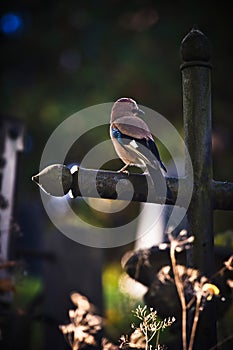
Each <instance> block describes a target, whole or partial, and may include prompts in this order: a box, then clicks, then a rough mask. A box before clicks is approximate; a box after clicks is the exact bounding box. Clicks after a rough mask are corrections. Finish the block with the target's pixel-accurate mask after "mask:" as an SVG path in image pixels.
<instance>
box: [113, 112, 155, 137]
mask: <svg viewBox="0 0 233 350" xmlns="http://www.w3.org/2000/svg"><path fill="white" fill-rule="evenodd" d="M113 125H114V126H115V127H116V128H117V129H118V130H119V131H120V132H121V133H122V134H124V135H127V136H131V137H132V138H137V139H143V138H150V139H152V140H153V137H152V135H151V132H150V129H149V127H148V125H147V124H146V123H145V122H144V120H142V119H141V118H138V117H136V116H133V117H131V116H124V117H119V118H118V119H116V120H115V121H114V123H113Z"/></svg>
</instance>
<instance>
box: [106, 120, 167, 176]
mask: <svg viewBox="0 0 233 350" xmlns="http://www.w3.org/2000/svg"><path fill="white" fill-rule="evenodd" d="M132 122H133V123H134V124H132ZM112 128H113V129H114V130H117V132H118V141H119V142H120V143H121V145H122V146H124V147H125V148H126V149H128V150H130V151H133V152H134V153H136V154H137V156H138V157H139V158H141V159H142V160H143V161H144V162H145V164H150V165H151V166H152V167H155V166H156V162H155V159H154V157H155V158H156V159H157V161H158V162H159V164H160V166H161V168H162V169H163V170H164V171H165V172H167V169H166V167H165V165H164V164H163V162H162V160H161V158H160V155H159V151H158V148H157V146H156V144H155V142H154V140H153V137H152V135H151V132H150V130H149V128H148V126H147V124H146V123H145V122H144V121H143V120H142V119H141V118H137V117H133V118H132V117H130V116H124V117H121V118H119V119H118V120H116V122H114V123H113V124H112Z"/></svg>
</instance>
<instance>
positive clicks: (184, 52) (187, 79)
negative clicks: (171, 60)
mask: <svg viewBox="0 0 233 350" xmlns="http://www.w3.org/2000/svg"><path fill="white" fill-rule="evenodd" d="M181 56H182V58H183V60H184V61H185V62H184V64H183V65H182V66H181V72H182V87H183V118H184V141H185V144H186V147H187V150H188V152H189V156H190V158H191V161H192V167H193V169H192V170H193V181H194V187H193V195H192V199H191V203H190V205H189V208H188V211H187V218H188V223H189V233H190V235H193V236H194V237H195V241H194V245H193V249H192V251H191V256H189V264H191V266H192V267H194V268H196V269H198V270H199V271H201V273H203V274H204V275H205V276H207V277H210V276H211V275H212V274H213V273H214V232H213V198H212V187H211V183H212V178H213V174H212V121H211V65H210V64H209V59H210V49H209V43H208V39H207V38H206V36H205V35H204V34H203V33H202V32H201V31H199V30H198V29H193V30H191V32H190V33H189V34H188V35H187V36H186V37H185V38H184V39H183V41H182V44H181ZM186 165H187V166H186V169H185V170H186V176H189V174H190V169H189V167H188V162H186ZM203 316H204V317H202V319H201V328H202V329H200V328H199V332H197V336H196V340H195V344H198V349H210V348H211V347H213V346H215V345H216V343H217V336H216V312H215V308H214V305H213V303H212V304H211V305H208V307H206V310H205V313H204V314H203Z"/></svg>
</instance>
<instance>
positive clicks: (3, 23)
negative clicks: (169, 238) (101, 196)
mask: <svg viewBox="0 0 233 350" xmlns="http://www.w3.org/2000/svg"><path fill="white" fill-rule="evenodd" d="M231 13H232V5H231V3H230V2H228V3H223V2H210V1H206V2H203V1H198V0H197V1H195V2H193V3H188V2H185V1H177V2H176V4H173V6H172V5H171V4H170V5H169V4H168V3H166V2H164V1H152V0H151V1H150V0H148V1H140V0H138V1H136V0H135V1H131V0H129V1H123V0H108V1H107V0H106V1H94V0H92V1H91V0H86V1H74V0H69V1H61V0H57V1H51V0H50V1H38V0H32V1H28V0H25V1H16V0H12V1H3V2H1V6H0V38H1V56H0V62H1V85H0V99H1V109H0V114H1V116H2V117H3V118H4V119H8V118H9V119H10V120H14V121H15V120H17V122H18V121H20V123H22V125H23V127H24V128H25V132H24V150H23V152H21V153H20V155H19V160H18V166H17V172H16V189H15V196H14V216H13V218H12V230H13V229H14V230H13V231H14V232H13V233H12V237H13V238H12V241H13V244H12V247H11V253H10V254H11V258H12V259H13V260H17V261H18V262H19V263H18V264H17V268H16V269H14V287H12V291H13V297H12V299H11V301H10V302H6V304H4V305H5V306H4V312H6V311H7V313H8V315H9V312H11V314H10V315H11V316H10V318H9V320H10V321H9V322H8V324H9V325H10V326H9V327H10V328H9V329H10V331H9V334H11V336H12V334H13V335H14V337H12V338H14V339H17V343H18V348H19V349H21V348H23V349H35V350H41V349H49V348H51V346H52V348H54V349H55V348H56V349H66V348H68V347H67V345H66V343H65V341H64V339H63V336H62V335H61V334H60V333H61V332H60V331H59V330H58V327H57V326H58V325H59V324H65V323H66V322H67V321H68V315H67V312H68V308H69V307H72V304H71V302H70V300H69V294H70V292H71V291H72V290H78V291H79V292H81V293H83V294H85V295H86V296H88V297H89V298H90V300H91V302H93V303H94V304H95V305H96V306H97V308H98V310H99V312H100V313H102V314H103V315H105V317H106V324H107V327H106V328H107V334H108V336H109V337H110V338H112V339H118V337H119V335H120V334H121V332H122V331H124V332H125V327H126V324H127V325H130V321H129V320H128V319H126V316H125V315H128V314H129V311H127V310H128V309H129V308H131V307H133V306H134V304H135V303H136V302H137V303H138V300H141V296H142V295H143V292H142V293H141V294H140V293H139V296H138V295H134V296H129V295H128V294H127V293H126V292H125V290H124V288H121V287H120V286H119V280H120V281H122V280H123V279H124V278H123V277H124V276H122V269H121V266H120V260H121V257H122V256H123V254H124V253H125V252H127V251H128V250H129V249H132V248H133V244H131V245H127V246H124V247H119V248H115V249H107V250H101V249H97V248H89V247H85V246H81V245H79V244H77V243H74V242H73V241H70V240H69V239H68V238H66V237H65V236H63V235H62V234H61V233H60V232H59V231H57V230H56V228H55V227H54V226H53V224H52V223H51V222H50V221H49V219H48V217H47V215H46V213H45V211H44V209H43V205H42V202H41V198H40V193H39V189H38V187H36V185H35V184H34V183H33V182H32V181H31V176H32V175H35V174H36V173H37V172H38V169H39V163H40V158H41V154H42V152H43V148H44V146H45V144H46V142H47V140H48V138H49V136H50V134H51V133H52V132H53V130H54V129H55V128H56V127H57V126H58V125H59V124H60V123H61V122H62V121H63V120H65V119H66V118H67V117H68V116H70V115H71V114H73V113H75V112H77V111H79V110H81V109H83V108H86V107H89V106H91V105H95V104H100V103H105V102H111V101H115V100H116V99H118V98H119V97H123V96H130V97H132V98H134V99H135V100H136V101H137V102H138V103H140V104H142V105H145V106H147V107H149V108H151V109H154V110H156V111H158V112H159V113H160V114H162V115H163V116H165V117H166V118H167V119H168V120H169V121H170V122H171V123H173V124H174V126H175V127H176V128H177V129H178V130H179V132H180V133H181V135H183V121H182V88H181V74H180V69H179V67H180V64H181V58H180V53H179V49H180V43H181V41H182V39H183V38H184V36H185V35H186V34H187V33H188V32H189V31H190V30H191V29H192V27H193V25H198V27H199V28H200V30H201V31H203V32H204V33H205V34H206V35H207V36H208V38H209V40H210V44H211V49H212V58H211V63H212V64H213V74H212V78H213V79H212V81H213V84H212V95H213V102H212V105H213V162H214V163H213V166H214V178H215V179H217V180H222V181H225V180H229V181H233V175H232V160H233V159H232V148H233V147H232V146H233V137H232V130H233V118H232V109H233V104H232V101H233V98H232V97H233V70H232V67H231V64H232V59H233V36H232V30H233V25H232V15H231ZM107 133H108V130H107V129H106V130H104V131H103V130H101V131H100V134H98V135H94V136H93V135H92V141H91V142H95V141H96V139H98V140H99V139H105V138H107V137H108V134H107ZM89 142H90V138H87V140H85V138H83V140H82V145H83V149H82V150H80V149H77V150H76V151H75V154H74V155H73V156H72V157H71V159H70V160H72V161H74V162H75V161H76V162H79V161H80V158H81V157H82V156H83V153H81V152H83V150H85V149H89V148H90V144H88V143H89ZM58 152H59V150H58ZM79 152H80V153H79ZM166 157H167V155H166V153H165V152H164V154H162V158H163V159H164V161H165V163H166V161H167V160H168V159H166ZM120 166H121V163H120V162H118V163H116V164H114V165H113V167H112V169H118V168H120ZM58 205H59V204H58ZM80 208H81V209H80V211H81V212H82V215H83V216H84V217H87V219H88V220H90V221H93V222H96V223H101V222H102V221H103V220H104V222H105V223H107V225H110V224H111V223H109V221H108V220H109V219H108V217H104V218H103V217H102V216H98V214H97V213H92V212H90V209H88V208H87V207H86V206H85V205H82V204H80ZM135 210H138V206H137V205H135V206H134V207H131V208H129V212H128V215H130V213H131V211H134V212H135ZM232 227H233V217H232V212H228V211H225V212H222V211H221V212H220V211H219V212H218V211H217V212H215V216H214V230H215V234H216V242H217V243H218V244H221V245H224V244H228V245H229V244H232ZM80 261H81V263H80ZM84 267H85V268H84ZM28 315H31V318H30V317H29V316H28ZM22 319H24V322H22ZM1 320H2V318H1ZM11 336H9V335H8V336H7V337H8V340H9V338H10V337H11ZM11 341H12V342H13V343H11ZM14 341H15V340H13V339H11V340H9V344H10V345H9V346H8V345H7V346H8V348H10V346H11V345H12V344H15V343H14ZM21 342H22V346H21V345H20V344H21ZM12 346H13V345H12ZM20 346H21V347H20Z"/></svg>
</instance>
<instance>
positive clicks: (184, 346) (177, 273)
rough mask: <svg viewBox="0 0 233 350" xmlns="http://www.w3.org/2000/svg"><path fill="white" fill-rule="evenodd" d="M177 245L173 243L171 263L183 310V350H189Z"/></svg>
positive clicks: (185, 309)
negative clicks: (177, 260) (176, 252)
mask: <svg viewBox="0 0 233 350" xmlns="http://www.w3.org/2000/svg"><path fill="white" fill-rule="evenodd" d="M175 251H176V244H175V241H171V247H170V257H171V263H172V269H173V274H174V280H175V285H176V288H177V292H178V295H179V298H180V303H181V308H182V343H183V350H187V325H186V322H187V321H186V320H187V308H186V301H185V296H184V288H183V284H182V282H181V280H180V276H179V272H178V270H177V264H176V255H175Z"/></svg>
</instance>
